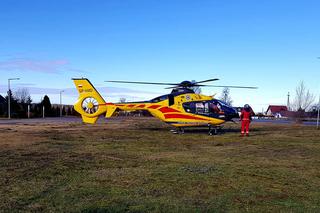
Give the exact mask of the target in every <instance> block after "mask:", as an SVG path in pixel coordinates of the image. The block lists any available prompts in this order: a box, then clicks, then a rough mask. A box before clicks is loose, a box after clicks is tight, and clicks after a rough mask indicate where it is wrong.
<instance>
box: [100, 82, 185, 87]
mask: <svg viewBox="0 0 320 213" xmlns="http://www.w3.org/2000/svg"><path fill="white" fill-rule="evenodd" d="M105 82H111V83H121V84H152V85H173V86H176V85H179V84H176V83H158V82H141V81H105Z"/></svg>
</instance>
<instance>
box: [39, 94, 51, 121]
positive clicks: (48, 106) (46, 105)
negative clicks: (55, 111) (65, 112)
mask: <svg viewBox="0 0 320 213" xmlns="http://www.w3.org/2000/svg"><path fill="white" fill-rule="evenodd" d="M41 105H42V106H44V114H45V116H51V115H52V106H51V102H50V98H49V97H48V96H47V95H45V96H44V97H43V100H42V101H41Z"/></svg>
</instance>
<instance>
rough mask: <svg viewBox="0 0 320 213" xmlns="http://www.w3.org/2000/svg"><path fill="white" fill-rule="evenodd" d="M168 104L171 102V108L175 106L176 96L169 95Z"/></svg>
mask: <svg viewBox="0 0 320 213" xmlns="http://www.w3.org/2000/svg"><path fill="white" fill-rule="evenodd" d="M168 100H169V101H168V102H169V106H171V105H173V104H174V96H173V95H171V94H169V95H168Z"/></svg>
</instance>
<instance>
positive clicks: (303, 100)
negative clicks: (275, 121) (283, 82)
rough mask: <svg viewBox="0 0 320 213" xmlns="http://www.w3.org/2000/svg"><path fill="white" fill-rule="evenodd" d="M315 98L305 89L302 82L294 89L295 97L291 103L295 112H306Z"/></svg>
mask: <svg viewBox="0 0 320 213" xmlns="http://www.w3.org/2000/svg"><path fill="white" fill-rule="evenodd" d="M314 100H315V96H314V95H313V94H312V93H311V92H310V91H309V90H308V89H307V88H306V86H305V85H304V82H303V81H300V83H299V84H298V86H297V87H296V96H295V99H294V101H293V108H294V110H295V111H306V110H308V109H309V107H310V106H311V105H312V103H313V102H314Z"/></svg>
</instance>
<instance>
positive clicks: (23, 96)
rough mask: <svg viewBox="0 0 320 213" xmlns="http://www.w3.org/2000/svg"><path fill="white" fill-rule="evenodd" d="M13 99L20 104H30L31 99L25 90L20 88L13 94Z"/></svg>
mask: <svg viewBox="0 0 320 213" xmlns="http://www.w3.org/2000/svg"><path fill="white" fill-rule="evenodd" d="M14 97H15V99H16V100H17V102H18V103H20V104H31V102H32V99H31V96H30V93H29V90H28V89H27V88H20V89H18V90H17V91H16V92H15V93H14Z"/></svg>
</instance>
